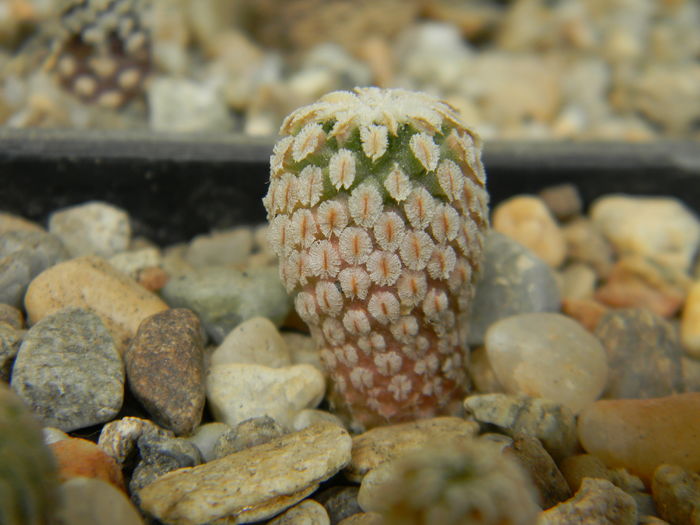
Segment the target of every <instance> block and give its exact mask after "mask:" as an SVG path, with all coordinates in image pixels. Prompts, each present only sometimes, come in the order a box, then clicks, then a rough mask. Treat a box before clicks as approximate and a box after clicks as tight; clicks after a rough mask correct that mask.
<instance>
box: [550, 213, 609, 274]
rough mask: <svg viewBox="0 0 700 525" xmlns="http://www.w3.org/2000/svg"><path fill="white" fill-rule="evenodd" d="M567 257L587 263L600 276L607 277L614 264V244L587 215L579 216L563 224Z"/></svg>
mask: <svg viewBox="0 0 700 525" xmlns="http://www.w3.org/2000/svg"><path fill="white" fill-rule="evenodd" d="M562 233H563V235H564V239H565V241H566V254H567V257H568V258H569V259H570V260H571V261H573V262H578V263H582V264H586V265H588V266H590V267H591V268H593V270H595V272H596V275H597V276H598V277H599V278H605V277H607V276H608V274H609V273H610V269H611V268H612V265H613V250H612V245H611V244H610V243H609V242H608V240H607V239H606V238H605V236H604V235H603V234H602V232H601V231H600V230H599V229H598V227H597V226H595V225H594V224H593V222H592V221H591V220H590V219H588V218H587V217H579V218H577V219H574V220H573V221H571V222H569V223H567V224H565V225H563V226H562Z"/></svg>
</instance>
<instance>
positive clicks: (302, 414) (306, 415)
mask: <svg viewBox="0 0 700 525" xmlns="http://www.w3.org/2000/svg"><path fill="white" fill-rule="evenodd" d="M321 421H327V422H329V423H335V424H336V425H339V426H341V427H344V425H343V422H342V420H341V419H340V418H339V417H338V416H336V415H335V414H333V413H331V412H326V411H325V410H317V409H315V408H305V409H303V410H300V411H299V412H297V415H296V416H295V417H294V421H293V422H292V429H293V430H302V429H304V428H306V427H310V426H311V425H313V424H315V423H318V422H321Z"/></svg>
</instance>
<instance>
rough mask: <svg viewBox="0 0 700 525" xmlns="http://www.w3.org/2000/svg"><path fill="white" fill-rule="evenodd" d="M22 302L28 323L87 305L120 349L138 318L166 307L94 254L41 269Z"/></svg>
mask: <svg viewBox="0 0 700 525" xmlns="http://www.w3.org/2000/svg"><path fill="white" fill-rule="evenodd" d="M25 306H26V309H27V314H28V316H29V320H30V322H31V323H32V324H33V323H36V322H38V321H39V320H41V319H42V318H44V317H46V316H47V315H51V314H53V313H55V312H56V311H58V310H60V309H61V308H65V307H67V306H80V307H86V308H89V309H91V310H92V311H94V312H95V313H96V314H97V315H99V316H100V318H101V319H102V321H103V322H104V323H105V325H106V326H107V328H108V329H109V331H110V332H111V334H112V337H113V338H114V342H115V344H116V345H117V349H118V350H119V351H120V352H123V351H124V350H125V349H126V347H127V345H128V344H129V342H130V340H131V338H132V337H133V336H134V335H136V331H137V330H138V327H139V325H140V324H141V321H143V320H144V319H145V318H146V317H148V316H150V315H153V314H155V313H158V312H161V311H163V310H165V309H167V308H168V305H167V304H165V303H164V302H163V301H162V300H161V299H160V298H159V297H158V296H157V295H155V294H154V293H152V292H149V291H147V290H146V289H144V288H143V287H142V286H140V285H138V284H137V283H136V282H135V281H134V280H133V279H130V278H129V277H128V276H126V275H124V274H123V273H121V272H119V271H117V270H115V269H114V268H112V266H110V265H109V263H107V261H105V260H104V259H101V258H99V257H94V256H88V257H79V258H76V259H71V260H69V261H65V262H62V263H59V264H57V265H55V266H52V267H51V268H49V269H48V270H46V271H44V272H42V273H41V274H40V275H39V276H37V277H36V278H35V279H34V280H33V281H32V283H31V284H30V285H29V288H28V290H27V294H26V296H25Z"/></svg>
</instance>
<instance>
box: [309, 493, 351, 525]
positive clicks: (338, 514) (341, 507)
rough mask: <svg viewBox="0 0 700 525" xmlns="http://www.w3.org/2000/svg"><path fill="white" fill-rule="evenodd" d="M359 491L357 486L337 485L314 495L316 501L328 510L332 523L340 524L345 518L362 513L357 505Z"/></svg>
mask: <svg viewBox="0 0 700 525" xmlns="http://www.w3.org/2000/svg"><path fill="white" fill-rule="evenodd" d="M359 490H360V489H359V487H355V486H352V487H351V486H346V485H336V486H333V487H329V488H327V489H325V490H323V489H322V490H320V491H318V492H317V493H316V494H314V499H315V500H316V501H318V502H319V503H320V504H321V505H323V507H324V508H325V509H326V512H328V517H329V518H330V521H331V523H340V522H341V521H343V520H344V519H345V518H348V517H350V516H352V515H353V514H357V513H358V512H362V509H361V508H360V505H359V504H358V503H357V493H358V491H359Z"/></svg>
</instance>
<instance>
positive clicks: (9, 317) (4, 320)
mask: <svg viewBox="0 0 700 525" xmlns="http://www.w3.org/2000/svg"><path fill="white" fill-rule="evenodd" d="M0 324H6V325H8V326H10V327H11V328H14V329H16V330H20V329H22V328H24V315H22V310H20V309H19V308H15V307H14V306H11V305H9V304H5V303H0Z"/></svg>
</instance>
